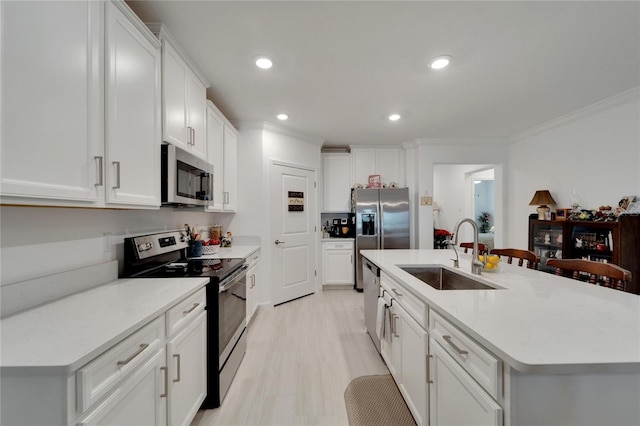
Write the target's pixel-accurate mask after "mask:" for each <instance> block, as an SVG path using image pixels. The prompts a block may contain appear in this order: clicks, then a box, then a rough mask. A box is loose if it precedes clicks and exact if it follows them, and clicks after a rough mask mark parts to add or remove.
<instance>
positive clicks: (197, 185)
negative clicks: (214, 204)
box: [161, 144, 213, 206]
mask: <svg viewBox="0 0 640 426" xmlns="http://www.w3.org/2000/svg"><path fill="white" fill-rule="evenodd" d="M161 177H162V203H163V204H169V205H196V206H206V205H207V204H209V203H210V202H211V201H212V199H213V166H211V165H210V164H208V163H207V162H206V161H204V160H202V159H200V158H198V157H196V156H194V155H191V154H189V153H188V152H186V151H183V150H182V149H180V148H177V147H175V146H173V145H167V144H165V145H162V176H161Z"/></svg>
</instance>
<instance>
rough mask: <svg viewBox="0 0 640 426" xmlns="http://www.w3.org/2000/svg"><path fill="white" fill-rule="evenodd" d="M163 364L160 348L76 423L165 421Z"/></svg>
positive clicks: (143, 423)
mask: <svg viewBox="0 0 640 426" xmlns="http://www.w3.org/2000/svg"><path fill="white" fill-rule="evenodd" d="M164 363H165V351H164V349H160V350H159V351H158V353H156V354H155V355H154V356H153V357H151V358H150V359H149V361H147V362H146V363H145V364H144V365H143V366H142V367H140V369H139V370H138V371H136V372H135V373H133V374H132V375H131V376H130V377H129V378H128V379H125V380H124V381H123V382H122V383H121V384H120V385H119V386H118V387H117V388H116V389H114V391H113V392H112V393H111V394H110V396H108V397H107V398H106V399H105V400H104V401H103V402H101V403H99V404H98V405H97V406H96V407H95V408H93V409H92V410H91V411H89V412H88V413H87V414H86V415H84V416H83V417H82V418H81V419H80V420H79V421H78V423H77V424H78V426H89V425H91V426H93V425H113V426H116V425H140V426H146V425H149V426H151V425H164V424H167V393H166V386H167V383H166V382H165V379H166V375H165V374H164V372H165V368H166V367H164Z"/></svg>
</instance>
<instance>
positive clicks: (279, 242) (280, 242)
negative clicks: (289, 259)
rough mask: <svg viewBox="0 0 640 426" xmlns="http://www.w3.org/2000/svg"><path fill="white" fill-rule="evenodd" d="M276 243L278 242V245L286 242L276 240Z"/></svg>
mask: <svg viewBox="0 0 640 426" xmlns="http://www.w3.org/2000/svg"><path fill="white" fill-rule="evenodd" d="M276 244H277V245H279V244H284V241H280V240H276Z"/></svg>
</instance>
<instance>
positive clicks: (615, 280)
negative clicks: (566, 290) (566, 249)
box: [547, 259, 631, 291]
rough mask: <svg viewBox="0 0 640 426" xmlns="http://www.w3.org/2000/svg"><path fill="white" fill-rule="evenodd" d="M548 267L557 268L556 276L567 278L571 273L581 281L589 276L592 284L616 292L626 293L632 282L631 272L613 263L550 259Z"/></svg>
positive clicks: (572, 276)
mask: <svg viewBox="0 0 640 426" xmlns="http://www.w3.org/2000/svg"><path fill="white" fill-rule="evenodd" d="M547 265H548V266H551V267H555V268H556V275H560V276H565V273H569V272H570V273H571V276H570V278H573V279H576V280H579V279H581V277H582V276H584V274H587V275H588V276H589V282H590V283H591V284H596V285H597V284H601V285H603V286H604V287H610V288H614V289H616V290H622V291H624V290H625V287H626V284H627V283H629V282H631V272H629V271H628V270H626V269H624V268H621V267H620V266H618V265H614V264H612V263H602V262H595V261H593V260H584V259H549V260H548V261H547ZM598 277H600V281H598Z"/></svg>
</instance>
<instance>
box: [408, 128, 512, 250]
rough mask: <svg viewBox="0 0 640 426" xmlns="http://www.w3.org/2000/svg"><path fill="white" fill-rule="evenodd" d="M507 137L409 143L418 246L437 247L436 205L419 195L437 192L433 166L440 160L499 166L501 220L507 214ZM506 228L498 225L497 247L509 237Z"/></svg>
mask: <svg viewBox="0 0 640 426" xmlns="http://www.w3.org/2000/svg"><path fill="white" fill-rule="evenodd" d="M506 143H507V141H506V140H502V139H420V140H416V141H414V142H412V143H410V144H405V145H404V147H405V149H406V162H407V164H408V165H411V167H412V168H413V169H415V171H416V173H415V176H414V177H413V178H412V177H411V176H410V175H408V177H407V181H408V183H409V194H413V197H414V198H413V199H412V200H411V202H412V210H413V214H414V215H413V217H412V220H413V221H412V229H413V230H414V232H415V233H416V236H417V241H416V248H433V209H432V207H431V206H420V205H419V204H420V203H419V200H418V199H417V197H419V196H420V195H423V194H424V193H425V191H428V192H429V194H433V193H434V186H433V185H434V182H433V169H434V165H436V164H491V165H493V166H494V169H495V185H496V186H495V190H496V214H495V220H496V222H498V223H500V221H502V217H504V214H505V212H504V198H503V194H505V193H506V191H504V190H503V187H504V184H503V182H504V181H505V180H504V169H505V163H506V161H507V148H506ZM505 231H506V230H501V229H497V230H496V234H495V244H496V247H500V246H502V245H503V239H504V241H506V232H505Z"/></svg>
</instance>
